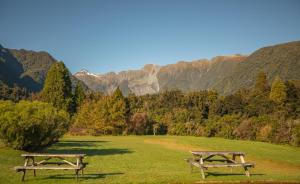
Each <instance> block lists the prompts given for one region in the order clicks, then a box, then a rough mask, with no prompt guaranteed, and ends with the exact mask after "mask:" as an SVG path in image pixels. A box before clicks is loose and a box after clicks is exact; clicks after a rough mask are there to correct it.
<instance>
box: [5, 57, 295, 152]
mask: <svg viewBox="0 0 300 184" xmlns="http://www.w3.org/2000/svg"><path fill="white" fill-rule="evenodd" d="M253 80H255V81H256V82H255V85H254V86H253V87H249V88H248V89H240V90H238V91H237V92H235V93H233V94H230V95H227V96H222V95H219V94H218V93H217V92H216V91H214V90H203V91H194V92H182V91H180V90H165V91H163V92H160V93H158V94H151V95H150V94H148V95H144V96H136V95H134V94H132V93H130V94H129V95H128V96H124V95H123V94H122V92H121V90H120V89H119V88H117V89H116V90H115V91H114V93H113V94H110V95H106V94H103V93H100V92H92V91H87V90H84V88H83V87H82V86H81V84H80V83H78V84H77V85H76V86H75V87H74V86H73V87H72V84H71V79H70V72H69V71H68V69H67V68H66V67H65V65H64V64H63V63H62V62H58V63H54V64H52V66H51V68H50V70H49V71H48V73H47V77H46V80H45V84H44V87H43V89H42V91H41V92H39V93H32V94H26V93H24V91H22V90H20V89H18V90H13V89H12V90H13V91H14V95H12V96H10V98H2V99H3V100H1V101H0V111H1V112H0V138H1V139H3V140H4V141H5V143H6V144H7V145H9V146H11V147H13V148H15V149H23V150H36V149H39V148H41V147H44V146H47V145H49V144H52V143H54V142H56V141H57V140H58V139H59V137H61V136H62V135H64V134H65V133H69V134H71V135H93V136H99V135H132V134H133V135H165V134H167V135H192V136H204V137H223V138H227V139H243V140H256V141H263V142H271V143H277V144H291V145H296V146H299V145H300V87H299V85H298V83H297V81H283V80H282V79H281V78H280V76H277V77H276V78H275V79H274V80H273V81H268V76H267V75H266V74H265V73H264V72H263V71H260V72H258V74H257V76H256V78H255V79H253ZM5 89H6V91H3V90H2V91H1V92H2V93H1V94H2V97H3V96H4V97H5V96H8V95H7V94H6V93H8V92H9V91H11V90H8V89H7V88H5ZM18 91H20V92H22V93H21V94H26V95H23V96H22V95H19V94H18ZM14 97H17V98H14Z"/></svg>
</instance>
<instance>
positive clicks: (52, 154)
mask: <svg viewBox="0 0 300 184" xmlns="http://www.w3.org/2000/svg"><path fill="white" fill-rule="evenodd" d="M85 155H86V154H57V153H26V154H21V156H22V157H75V158H76V157H84V156H85Z"/></svg>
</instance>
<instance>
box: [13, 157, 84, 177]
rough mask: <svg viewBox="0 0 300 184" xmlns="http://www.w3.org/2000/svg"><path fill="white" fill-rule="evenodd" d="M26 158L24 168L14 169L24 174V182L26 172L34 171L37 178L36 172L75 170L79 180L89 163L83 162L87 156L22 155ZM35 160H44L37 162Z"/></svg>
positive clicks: (17, 167)
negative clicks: (79, 173) (73, 160)
mask: <svg viewBox="0 0 300 184" xmlns="http://www.w3.org/2000/svg"><path fill="white" fill-rule="evenodd" d="M21 156H22V157H24V158H25V163H24V165H23V166H16V167H14V169H15V170H16V171H17V172H23V176H22V181H24V180H25V174H26V170H33V174H34V176H36V170H75V174H76V180H78V172H79V171H81V172H82V173H81V174H83V169H84V168H85V166H86V165H87V163H84V162H83V158H84V156H85V154H48V153H30V154H22V155H21ZM35 158H43V160H40V161H36V160H37V159H35ZM72 158H73V159H74V158H75V159H76V162H75V163H74V162H72V161H68V160H67V159H72ZM51 159H58V160H61V161H58V162H57V161H51Z"/></svg>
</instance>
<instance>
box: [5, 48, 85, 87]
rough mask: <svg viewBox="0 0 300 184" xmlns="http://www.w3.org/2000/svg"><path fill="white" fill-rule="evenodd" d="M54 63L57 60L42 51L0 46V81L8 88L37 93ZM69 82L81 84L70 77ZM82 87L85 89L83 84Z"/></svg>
mask: <svg viewBox="0 0 300 184" xmlns="http://www.w3.org/2000/svg"><path fill="white" fill-rule="evenodd" d="M55 62H57V60H56V59H54V58H53V57H52V56H51V55H50V54H49V53H47V52H44V51H41V52H35V51H31V50H24V49H20V50H16V49H7V48H4V47H2V46H1V45H0V81H1V82H2V83H3V84H5V85H7V86H9V87H13V86H14V85H17V86H19V87H21V88H26V89H27V90H28V91H32V92H38V91H40V90H41V89H42V88H43V84H44V81H45V78H46V75H47V72H48V70H49V68H50V66H51V65H52V64H53V63H55ZM71 80H72V83H73V84H76V83H78V82H80V83H82V82H81V81H80V80H78V79H77V78H76V77H73V76H72V75H71ZM82 84H83V83H82ZM83 86H84V88H85V89H86V88H87V86H86V85H85V84H83Z"/></svg>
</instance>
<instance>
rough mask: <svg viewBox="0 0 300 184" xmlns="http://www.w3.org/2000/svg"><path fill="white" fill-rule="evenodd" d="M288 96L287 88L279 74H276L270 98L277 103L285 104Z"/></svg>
mask: <svg viewBox="0 0 300 184" xmlns="http://www.w3.org/2000/svg"><path fill="white" fill-rule="evenodd" d="M286 98H287V89H286V86H285V84H284V82H283V81H282V80H281V78H280V77H279V76H276V77H275V79H274V81H273V83H272V88H271V92H270V100H272V101H274V102H275V103H277V104H283V103H284V102H285V101H286Z"/></svg>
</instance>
